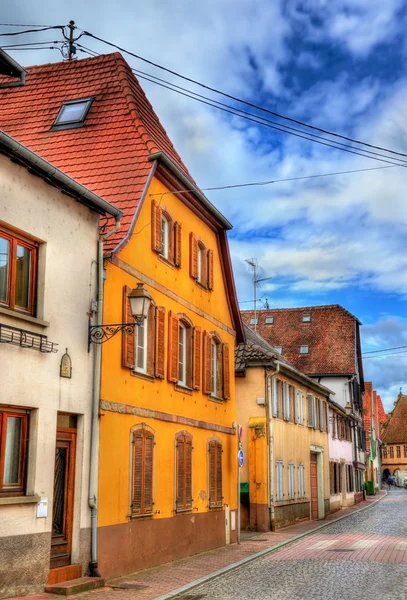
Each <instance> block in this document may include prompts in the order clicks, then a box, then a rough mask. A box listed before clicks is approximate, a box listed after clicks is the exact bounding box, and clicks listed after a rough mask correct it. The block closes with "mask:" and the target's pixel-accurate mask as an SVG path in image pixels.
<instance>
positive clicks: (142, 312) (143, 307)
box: [129, 283, 151, 320]
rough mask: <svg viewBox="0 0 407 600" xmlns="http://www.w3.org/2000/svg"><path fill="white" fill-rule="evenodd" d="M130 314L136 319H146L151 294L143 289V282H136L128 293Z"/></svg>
mask: <svg viewBox="0 0 407 600" xmlns="http://www.w3.org/2000/svg"><path fill="white" fill-rule="evenodd" d="M129 301H130V310H131V314H132V315H133V317H134V318H135V319H136V320H140V319H146V318H147V315H148V311H149V309H150V305H151V296H150V294H149V293H148V292H147V290H145V289H144V287H143V284H142V283H139V284H137V287H136V288H134V290H131V292H130V294H129Z"/></svg>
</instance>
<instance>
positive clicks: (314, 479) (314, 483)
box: [310, 452, 318, 519]
mask: <svg viewBox="0 0 407 600" xmlns="http://www.w3.org/2000/svg"><path fill="white" fill-rule="evenodd" d="M310 473H311V519H318V466H317V455H316V453H315V452H311V458H310Z"/></svg>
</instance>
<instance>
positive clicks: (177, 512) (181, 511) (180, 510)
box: [174, 506, 194, 515]
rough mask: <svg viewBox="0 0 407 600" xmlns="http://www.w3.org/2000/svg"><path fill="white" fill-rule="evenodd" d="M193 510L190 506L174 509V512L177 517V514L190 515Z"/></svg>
mask: <svg viewBox="0 0 407 600" xmlns="http://www.w3.org/2000/svg"><path fill="white" fill-rule="evenodd" d="M193 510H194V509H193V508H192V506H191V508H176V509H175V511H174V512H175V514H176V515H177V514H179V513H191V512H192V511H193Z"/></svg>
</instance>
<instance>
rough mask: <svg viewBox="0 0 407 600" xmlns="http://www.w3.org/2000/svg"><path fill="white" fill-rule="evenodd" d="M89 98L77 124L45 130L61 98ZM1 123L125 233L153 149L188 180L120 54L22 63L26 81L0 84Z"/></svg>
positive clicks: (119, 236)
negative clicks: (97, 200)
mask: <svg viewBox="0 0 407 600" xmlns="http://www.w3.org/2000/svg"><path fill="white" fill-rule="evenodd" d="M89 96H91V97H93V98H94V100H93V103H92V106H91V108H90V110H89V113H88V115H87V117H86V120H85V122H84V125H83V127H80V128H74V129H63V130H59V131H51V127H52V125H53V122H54V120H55V118H56V116H57V115H58V112H59V110H60V108H61V105H62V103H63V102H64V101H67V100H76V99H81V98H86V97H89ZM0 128H1V129H3V130H4V131H5V132H6V133H8V134H9V135H11V136H13V137H14V138H16V139H17V140H18V141H20V142H21V143H22V144H24V145H26V146H28V147H29V148H30V149H31V150H33V151H34V152H36V153H37V154H39V155H40V156H41V157H43V158H45V159H47V160H49V161H50V162H52V163H53V164H55V166H57V167H58V168H60V169H62V170H63V171H65V172H66V173H67V174H68V175H70V176H71V177H72V178H74V179H76V180H78V181H79V182H80V183H81V184H83V185H84V186H86V187H88V188H89V189H90V190H92V191H93V192H95V193H96V194H99V195H100V196H102V197H103V198H104V199H105V200H107V201H108V202H111V203H112V204H114V205H115V206H117V207H118V208H119V209H120V210H122V211H123V219H122V226H121V229H120V231H119V232H118V233H117V234H116V235H115V236H113V237H112V238H110V239H109V241H108V242H107V243H106V249H107V250H109V249H113V248H114V247H115V246H116V245H117V244H118V243H119V242H120V241H121V240H122V239H123V237H124V236H125V234H126V232H127V230H128V228H129V226H130V223H131V221H132V218H133V215H134V212H135V209H136V207H137V204H138V202H139V200H140V197H141V193H142V191H143V188H144V186H145V183H146V181H147V177H148V174H149V172H150V170H151V167H152V163H151V161H149V160H148V156H149V154H151V153H153V152H158V151H162V152H165V153H166V154H167V155H168V157H169V158H170V159H171V160H172V161H173V162H174V163H175V165H176V166H177V167H178V168H179V169H181V171H182V172H183V173H184V174H185V175H186V176H187V177H189V178H190V179H191V181H193V180H192V178H191V176H190V175H189V173H188V170H187V168H186V167H185V165H184V163H183V162H182V160H181V158H180V157H179V155H178V153H177V152H176V150H175V148H174V146H173V145H172V143H171V141H170V139H169V137H168V136H167V134H166V132H165V130H164V128H163V126H162V125H161V123H160V121H159V120H158V117H157V116H156V114H155V112H154V110H153V108H152V106H151V104H150V103H149V101H148V100H147V98H146V96H145V94H144V92H143V90H142V88H141V86H140V84H139V83H138V81H137V79H136V77H135V76H134V75H133V73H132V71H131V69H130V67H129V65H128V64H127V63H126V61H125V60H124V58H123V57H122V56H121V55H120V54H119V53H114V54H108V55H102V56H99V57H96V58H86V59H84V60H76V61H66V62H61V63H54V64H46V65H38V66H33V67H28V68H27V77H26V84H25V85H24V86H22V87H16V88H10V89H0Z"/></svg>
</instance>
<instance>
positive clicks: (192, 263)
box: [189, 232, 198, 279]
mask: <svg viewBox="0 0 407 600" xmlns="http://www.w3.org/2000/svg"><path fill="white" fill-rule="evenodd" d="M189 271H190V275H191V277H192V278H193V279H197V277H198V240H197V237H196V235H195V234H194V233H192V232H191V233H190V235H189Z"/></svg>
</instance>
